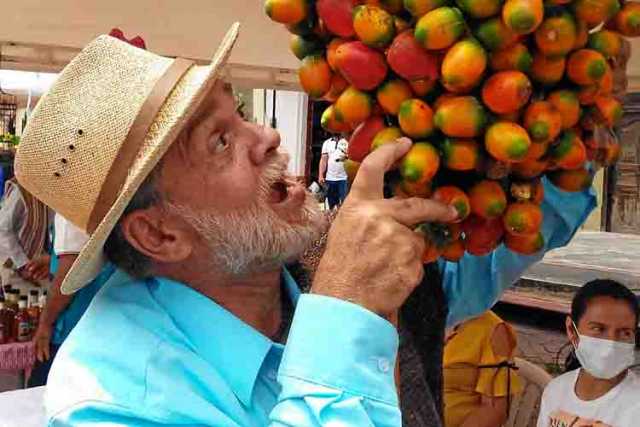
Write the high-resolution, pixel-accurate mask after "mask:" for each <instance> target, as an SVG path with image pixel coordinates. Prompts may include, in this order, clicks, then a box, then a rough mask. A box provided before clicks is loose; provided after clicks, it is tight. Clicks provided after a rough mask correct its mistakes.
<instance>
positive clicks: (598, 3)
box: [572, 0, 620, 28]
mask: <svg viewBox="0 0 640 427" xmlns="http://www.w3.org/2000/svg"><path fill="white" fill-rule="evenodd" d="M572 6H573V13H574V14H575V16H576V18H577V19H580V20H582V21H584V22H585V23H586V24H587V25H588V26H589V27H590V28H593V27H596V26H597V25H599V24H600V23H602V22H604V21H607V20H608V19H609V18H611V17H613V16H614V15H615V14H616V13H618V11H619V10H620V3H619V2H618V0H574V2H573V3H572Z"/></svg>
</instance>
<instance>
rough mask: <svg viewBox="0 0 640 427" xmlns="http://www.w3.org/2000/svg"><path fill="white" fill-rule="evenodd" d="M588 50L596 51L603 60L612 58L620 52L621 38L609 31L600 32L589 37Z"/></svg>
mask: <svg viewBox="0 0 640 427" xmlns="http://www.w3.org/2000/svg"><path fill="white" fill-rule="evenodd" d="M589 48H590V49H593V50H596V51H598V52H600V53H601V54H602V56H604V57H605V58H614V57H616V56H618V55H619V54H620V51H621V50H622V37H620V34H618V33H615V32H613V31H609V30H600V31H598V32H596V33H593V34H591V35H590V36H589Z"/></svg>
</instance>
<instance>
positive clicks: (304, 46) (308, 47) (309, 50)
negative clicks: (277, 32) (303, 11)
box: [289, 34, 322, 60]
mask: <svg viewBox="0 0 640 427" xmlns="http://www.w3.org/2000/svg"><path fill="white" fill-rule="evenodd" d="M289 48H290V49H291V52H293V54H294V55H295V56H296V58H298V59H300V60H303V59H304V58H305V57H307V56H309V55H312V54H314V53H318V52H319V51H320V50H322V45H321V44H320V43H319V42H318V41H317V40H315V39H311V38H307V37H302V36H298V35H296V34H294V35H292V36H291V42H290V43H289Z"/></svg>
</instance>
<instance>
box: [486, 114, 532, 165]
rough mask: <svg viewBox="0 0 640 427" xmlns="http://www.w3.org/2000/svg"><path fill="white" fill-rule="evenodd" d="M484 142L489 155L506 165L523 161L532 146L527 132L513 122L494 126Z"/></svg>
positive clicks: (497, 123)
mask: <svg viewBox="0 0 640 427" xmlns="http://www.w3.org/2000/svg"><path fill="white" fill-rule="evenodd" d="M484 141H485V147H486V148H487V151H488V152H489V154H491V156H493V158H494V159H496V160H499V161H501V162H504V163H517V162H521V161H523V160H524V159H525V157H526V156H527V153H528V152H529V147H530V146H531V139H530V138H529V134H528V133H527V131H526V130H525V129H524V128H523V127H522V126H520V125H518V124H516V123H513V122H496V123H494V124H492V125H491V126H489V128H488V129H487V133H485V135H484Z"/></svg>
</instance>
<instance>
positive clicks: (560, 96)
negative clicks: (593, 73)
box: [547, 89, 580, 129]
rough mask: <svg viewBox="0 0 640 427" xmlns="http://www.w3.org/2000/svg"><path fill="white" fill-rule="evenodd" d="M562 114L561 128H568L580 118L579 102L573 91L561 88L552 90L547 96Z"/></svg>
mask: <svg viewBox="0 0 640 427" xmlns="http://www.w3.org/2000/svg"><path fill="white" fill-rule="evenodd" d="M547 101H549V102H550V103H551V104H553V106H554V107H555V108H556V110H558V111H559V112H560V114H561V115H562V128H563V129H569V128H572V127H574V126H575V125H576V124H578V120H580V102H579V101H578V96H577V95H576V93H575V92H573V91H571V90H568V89H561V90H556V91H554V92H552V93H551V94H550V95H549V97H548V98H547Z"/></svg>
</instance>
